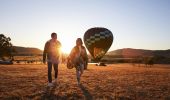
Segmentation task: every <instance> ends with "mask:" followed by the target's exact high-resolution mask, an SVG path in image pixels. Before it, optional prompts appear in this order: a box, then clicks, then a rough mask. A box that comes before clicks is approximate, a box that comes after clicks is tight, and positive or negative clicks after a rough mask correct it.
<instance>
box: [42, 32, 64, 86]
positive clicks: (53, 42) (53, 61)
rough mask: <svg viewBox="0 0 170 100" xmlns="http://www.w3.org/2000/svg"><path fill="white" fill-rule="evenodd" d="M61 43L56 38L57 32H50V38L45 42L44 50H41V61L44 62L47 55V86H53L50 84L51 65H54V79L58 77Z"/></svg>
mask: <svg viewBox="0 0 170 100" xmlns="http://www.w3.org/2000/svg"><path fill="white" fill-rule="evenodd" d="M60 48H61V43H60V42H59V41H58V40H57V34H56V33H52V34H51V39H50V40H48V41H47V42H46V43H45V47H44V52H43V63H44V64H45V63H46V57H47V65H48V86H50V87H51V86H53V84H52V75H51V74H52V66H53V67H54V72H55V81H57V77H58V64H59V58H60V55H61V51H60Z"/></svg>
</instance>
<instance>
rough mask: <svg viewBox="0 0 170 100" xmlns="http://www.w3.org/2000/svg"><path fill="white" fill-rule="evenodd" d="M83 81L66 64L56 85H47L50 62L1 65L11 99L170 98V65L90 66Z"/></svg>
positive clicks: (0, 84)
mask: <svg viewBox="0 0 170 100" xmlns="http://www.w3.org/2000/svg"><path fill="white" fill-rule="evenodd" d="M81 83H82V85H81V86H78V85H77V83H76V78H75V69H71V70H69V69H67V68H66V67H65V65H60V66H59V77H58V82H57V83H56V86H55V87H53V88H48V87H46V85H47V67H46V65H0V99H7V100H8V99H11V100H15V99H16V100H18V99H23V100H32V99H36V100H39V99H42V100H49V99H50V100H53V99H55V100H56V99H57V100H58V99H75V100H77V99H88V100H89V99H107V100H108V99H109V100H110V99H114V100H136V99H137V100H157V99H158V100H159V99H161V100H162V99H163V100H164V99H167V100H170V65H154V66H153V67H151V68H146V67H135V66H132V65H130V64H112V65H108V66H107V67H97V66H94V65H89V69H88V70H86V71H85V72H84V74H83V76H82V82H81Z"/></svg>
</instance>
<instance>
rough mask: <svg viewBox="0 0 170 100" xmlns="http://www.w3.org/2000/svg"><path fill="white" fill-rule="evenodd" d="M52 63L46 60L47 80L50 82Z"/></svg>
mask: <svg viewBox="0 0 170 100" xmlns="http://www.w3.org/2000/svg"><path fill="white" fill-rule="evenodd" d="M51 73H52V63H51V62H48V82H49V83H51V82H52V76H51Z"/></svg>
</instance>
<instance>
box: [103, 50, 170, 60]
mask: <svg viewBox="0 0 170 100" xmlns="http://www.w3.org/2000/svg"><path fill="white" fill-rule="evenodd" d="M106 56H112V57H123V58H133V57H148V56H161V57H166V58H170V49H169V50H145V49H132V48H124V49H118V50H114V51H110V52H108V53H107V54H106Z"/></svg>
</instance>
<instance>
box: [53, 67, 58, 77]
mask: <svg viewBox="0 0 170 100" xmlns="http://www.w3.org/2000/svg"><path fill="white" fill-rule="evenodd" d="M53 66H54V72H55V79H57V77H58V64H54V65H53Z"/></svg>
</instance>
